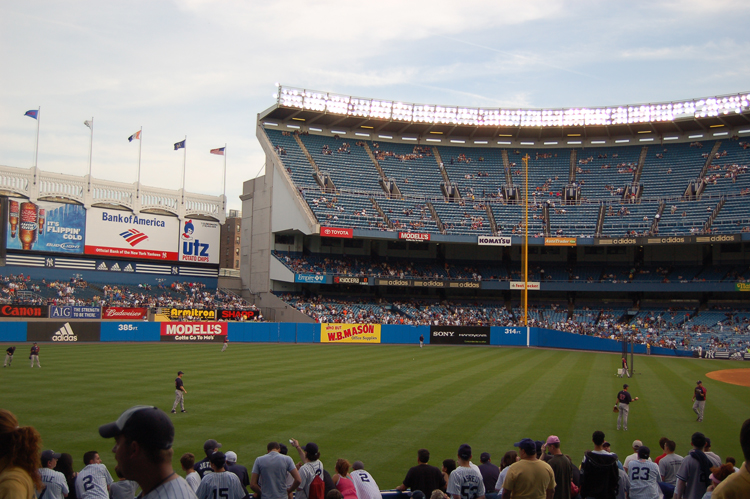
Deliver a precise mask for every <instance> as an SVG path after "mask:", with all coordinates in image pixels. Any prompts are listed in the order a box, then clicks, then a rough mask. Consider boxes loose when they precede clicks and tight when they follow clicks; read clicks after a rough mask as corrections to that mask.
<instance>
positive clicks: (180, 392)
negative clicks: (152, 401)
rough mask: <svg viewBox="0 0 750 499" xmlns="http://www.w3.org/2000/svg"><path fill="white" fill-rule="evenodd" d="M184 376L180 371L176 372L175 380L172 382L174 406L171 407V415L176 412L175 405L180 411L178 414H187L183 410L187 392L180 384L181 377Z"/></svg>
mask: <svg viewBox="0 0 750 499" xmlns="http://www.w3.org/2000/svg"><path fill="white" fill-rule="evenodd" d="M183 374H185V373H184V372H182V371H178V372H177V378H176V379H175V380H174V405H173V406H172V413H173V414H174V413H175V412H177V404H180V408H181V409H182V411H180V412H187V411H186V410H185V394H186V393H187V390H185V385H184V384H183V383H182V375H183Z"/></svg>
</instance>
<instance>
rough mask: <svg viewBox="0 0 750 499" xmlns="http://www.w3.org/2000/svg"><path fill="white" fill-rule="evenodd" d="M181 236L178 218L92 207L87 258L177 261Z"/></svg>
mask: <svg viewBox="0 0 750 499" xmlns="http://www.w3.org/2000/svg"><path fill="white" fill-rule="evenodd" d="M178 234H179V220H178V219H177V218H176V217H164V216H160V215H151V214H147V213H142V214H140V215H135V214H134V213H131V212H129V211H119V210H105V209H102V208H89V211H88V213H87V216H86V245H85V248H84V252H85V253H86V254H87V255H97V256H113V257H125V258H148V259H151V260H172V261H174V260H177V254H178V248H177V244H178V237H177V236H178ZM217 244H218V243H217ZM199 251H200V249H199ZM217 261H218V260H217Z"/></svg>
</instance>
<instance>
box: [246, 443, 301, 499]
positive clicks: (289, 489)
mask: <svg viewBox="0 0 750 499" xmlns="http://www.w3.org/2000/svg"><path fill="white" fill-rule="evenodd" d="M266 450H267V452H266V454H264V455H262V456H260V457H258V458H257V459H255V463H253V470H252V475H251V477H250V488H251V489H252V490H253V492H255V493H256V494H258V495H260V496H261V497H263V499H286V498H287V496H289V495H291V494H292V493H293V492H294V491H295V490H296V489H297V487H298V486H299V484H300V482H301V479H300V475H299V472H298V471H297V468H296V467H295V466H294V461H293V460H292V458H291V457H289V456H286V455H284V454H282V453H281V446H280V445H279V443H278V442H269V443H268V445H267V446H266ZM290 474H291V476H292V479H293V481H292V484H291V485H287V483H288V482H287V477H288V476H289V475H290Z"/></svg>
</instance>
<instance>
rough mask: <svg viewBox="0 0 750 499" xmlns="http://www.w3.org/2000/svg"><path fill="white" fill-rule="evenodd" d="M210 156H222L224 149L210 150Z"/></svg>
mask: <svg viewBox="0 0 750 499" xmlns="http://www.w3.org/2000/svg"><path fill="white" fill-rule="evenodd" d="M211 154H218V155H219V156H224V148H223V147H219V148H218V149H211Z"/></svg>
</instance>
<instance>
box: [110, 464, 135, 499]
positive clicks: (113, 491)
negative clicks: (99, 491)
mask: <svg viewBox="0 0 750 499" xmlns="http://www.w3.org/2000/svg"><path fill="white" fill-rule="evenodd" d="M115 475H117V478H119V480H118V481H116V482H115V483H113V484H112V485H110V486H109V499H133V498H134V497H135V495H136V494H135V491H136V490H138V483H137V482H135V481H133V480H128V479H127V478H125V476H124V475H123V474H122V471H121V470H120V467H119V466H115Z"/></svg>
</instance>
